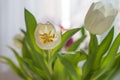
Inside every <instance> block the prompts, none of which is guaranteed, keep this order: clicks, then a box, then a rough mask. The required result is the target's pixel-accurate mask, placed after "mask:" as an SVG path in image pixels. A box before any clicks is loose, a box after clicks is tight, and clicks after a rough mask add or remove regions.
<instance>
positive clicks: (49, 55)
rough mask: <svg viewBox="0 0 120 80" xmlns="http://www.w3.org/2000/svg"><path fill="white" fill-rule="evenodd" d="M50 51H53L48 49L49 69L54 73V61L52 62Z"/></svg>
mask: <svg viewBox="0 0 120 80" xmlns="http://www.w3.org/2000/svg"><path fill="white" fill-rule="evenodd" d="M50 52H51V50H48V70H49V72H50V74H51V75H52V73H53V70H52V62H51V54H50Z"/></svg>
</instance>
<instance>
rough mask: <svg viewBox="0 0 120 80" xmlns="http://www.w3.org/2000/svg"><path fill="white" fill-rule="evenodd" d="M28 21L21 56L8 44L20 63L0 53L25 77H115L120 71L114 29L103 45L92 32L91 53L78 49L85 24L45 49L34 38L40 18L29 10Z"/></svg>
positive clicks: (41, 79) (49, 79)
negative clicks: (73, 39) (71, 41)
mask: <svg viewBox="0 0 120 80" xmlns="http://www.w3.org/2000/svg"><path fill="white" fill-rule="evenodd" d="M25 23H26V31H24V30H21V31H22V33H23V34H24V39H23V40H22V41H20V42H21V44H22V51H21V52H22V55H19V54H18V52H17V51H16V50H14V49H13V48H11V47H9V48H10V49H11V50H12V51H13V53H14V55H15V57H16V59H17V62H18V66H16V65H15V63H14V62H13V61H12V60H11V59H9V58H7V57H4V56H0V59H2V60H5V62H6V63H8V64H9V65H10V67H11V68H12V69H13V70H14V71H15V72H16V74H18V76H20V77H21V78H22V79H23V80H113V79H114V77H115V76H116V75H117V74H118V73H119V72H120V67H119V66H120V52H118V49H119V44H120V34H118V36H117V37H116V38H115V40H113V38H114V28H112V29H111V30H110V32H109V33H108V35H107V36H106V37H105V38H104V40H103V41H102V42H101V43H100V44H98V39H97V36H96V35H93V34H90V42H89V46H88V52H86V51H84V50H82V49H79V48H78V47H79V46H80V45H81V43H82V42H83V41H84V40H85V38H86V33H85V30H84V27H81V28H75V29H71V30H68V31H66V32H65V33H64V34H62V35H61V36H62V39H61V42H60V44H59V45H58V46H56V47H55V48H54V49H53V50H43V49H40V48H39V47H38V46H37V44H36V41H35V37H34V32H35V29H36V26H37V21H36V20H35V17H34V16H33V15H32V14H31V13H30V12H29V11H28V10H26V9H25ZM77 32H80V33H81V37H80V38H79V39H78V40H76V41H74V42H73V44H72V45H71V46H69V47H68V49H67V50H66V52H62V50H61V49H62V48H63V47H64V46H65V44H66V42H67V41H68V40H69V39H70V38H71V37H72V36H73V35H74V34H75V33H77ZM18 41H19V40H18ZM82 61H85V62H84V63H83V66H78V64H79V63H81V62H82Z"/></svg>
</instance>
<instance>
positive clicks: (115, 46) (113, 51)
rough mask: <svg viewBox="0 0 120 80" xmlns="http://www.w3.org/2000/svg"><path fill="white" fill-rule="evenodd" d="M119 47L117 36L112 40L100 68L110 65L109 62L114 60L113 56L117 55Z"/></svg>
mask: <svg viewBox="0 0 120 80" xmlns="http://www.w3.org/2000/svg"><path fill="white" fill-rule="evenodd" d="M119 46H120V34H118V36H117V37H116V39H115V40H114V42H113V44H112V46H111V48H110V50H109V52H108V54H107V55H106V57H105V59H104V61H103V63H102V68H103V67H105V66H106V65H108V64H109V63H110V61H112V59H113V58H114V56H115V54H116V53H117V51H118V49H119Z"/></svg>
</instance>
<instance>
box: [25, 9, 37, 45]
mask: <svg viewBox="0 0 120 80" xmlns="http://www.w3.org/2000/svg"><path fill="white" fill-rule="evenodd" d="M25 23H26V28H27V29H26V30H27V33H28V36H29V38H30V40H31V41H32V43H34V41H35V38H34V31H35V28H36V26H37V22H36V20H35V17H34V16H33V15H32V14H31V13H30V12H29V11H28V10H27V9H25Z"/></svg>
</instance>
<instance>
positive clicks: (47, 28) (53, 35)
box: [35, 22, 61, 50]
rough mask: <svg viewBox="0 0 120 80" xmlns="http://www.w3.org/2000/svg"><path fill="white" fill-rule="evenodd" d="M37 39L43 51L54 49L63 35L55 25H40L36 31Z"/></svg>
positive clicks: (48, 23)
mask: <svg viewBox="0 0 120 80" xmlns="http://www.w3.org/2000/svg"><path fill="white" fill-rule="evenodd" d="M35 39H36V43H37V45H38V46H39V47H40V48H41V49H46V50H49V49H53V48H54V47H56V46H57V45H58V44H59V43H60V41H61V35H60V33H59V31H57V30H56V29H55V27H54V25H53V24H51V23H50V22H47V23H45V24H42V23H40V24H38V25H37V27H36V30H35Z"/></svg>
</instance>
